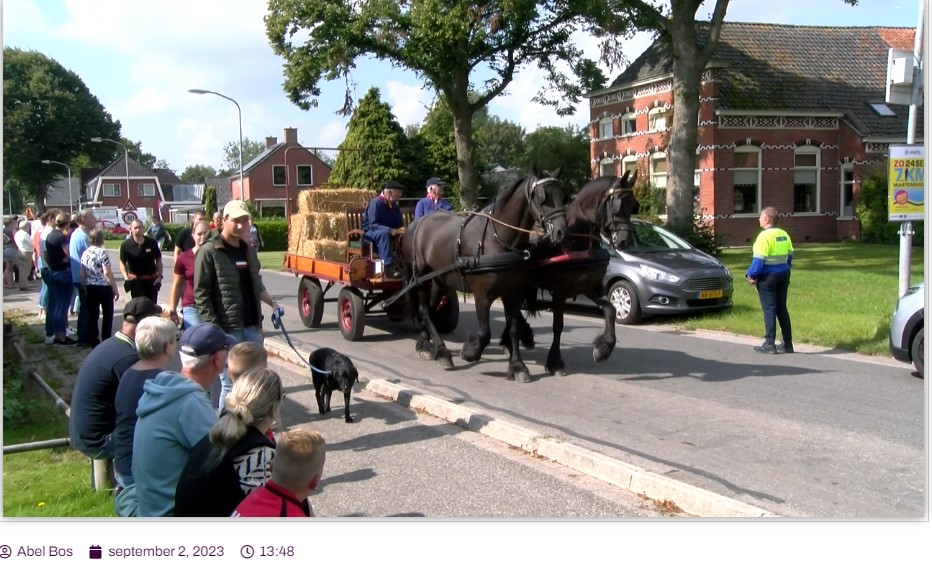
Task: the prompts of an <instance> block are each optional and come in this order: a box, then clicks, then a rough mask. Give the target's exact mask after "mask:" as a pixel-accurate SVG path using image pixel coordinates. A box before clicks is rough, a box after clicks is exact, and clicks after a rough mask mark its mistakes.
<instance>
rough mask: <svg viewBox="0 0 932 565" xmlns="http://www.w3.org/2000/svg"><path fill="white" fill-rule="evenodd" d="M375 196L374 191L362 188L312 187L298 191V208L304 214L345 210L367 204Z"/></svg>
mask: <svg viewBox="0 0 932 565" xmlns="http://www.w3.org/2000/svg"><path fill="white" fill-rule="evenodd" d="M373 196H375V194H374V193H373V192H372V191H369V190H365V189H360V188H312V189H307V190H302V191H301V192H299V193H298V210H300V212H301V213H302V214H309V213H312V212H324V213H337V212H343V211H344V210H345V209H346V208H358V207H361V206H365V205H366V204H368V203H369V200H371V199H372V198H373Z"/></svg>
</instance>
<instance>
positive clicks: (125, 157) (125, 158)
mask: <svg viewBox="0 0 932 565" xmlns="http://www.w3.org/2000/svg"><path fill="white" fill-rule="evenodd" d="M91 141H93V142H94V143H100V142H102V141H109V142H110V143H116V144H117V145H119V146H120V147H122V148H123V163H124V164H125V165H126V199H127V200H129V151H127V149H126V145H124V144H123V143H120V142H119V141H117V140H115V139H107V138H106V137H92V138H91Z"/></svg>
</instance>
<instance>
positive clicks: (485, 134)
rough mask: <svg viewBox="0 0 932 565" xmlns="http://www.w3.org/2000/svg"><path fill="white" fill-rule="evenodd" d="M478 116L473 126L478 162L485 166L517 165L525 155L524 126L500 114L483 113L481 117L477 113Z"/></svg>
mask: <svg viewBox="0 0 932 565" xmlns="http://www.w3.org/2000/svg"><path fill="white" fill-rule="evenodd" d="M476 118H477V119H475V120H473V128H474V138H475V140H476V161H477V163H479V165H480V166H481V167H484V168H488V167H489V166H490V165H501V166H503V167H511V166H514V165H517V164H518V162H519V161H520V159H521V157H522V156H523V155H524V149H525V136H526V133H525V131H524V128H523V127H521V126H520V125H518V124H516V123H514V122H512V121H509V120H505V119H502V118H499V117H498V116H487V115H482V118H481V119H480V118H479V115H477V117H476Z"/></svg>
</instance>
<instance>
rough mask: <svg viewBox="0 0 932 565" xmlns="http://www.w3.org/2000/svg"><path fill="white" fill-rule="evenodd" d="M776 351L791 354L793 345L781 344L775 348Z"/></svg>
mask: <svg viewBox="0 0 932 565" xmlns="http://www.w3.org/2000/svg"><path fill="white" fill-rule="evenodd" d="M777 351H778V352H780V353H793V344H792V343H781V344H780V345H778V346H777Z"/></svg>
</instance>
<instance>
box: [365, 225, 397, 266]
mask: <svg viewBox="0 0 932 565" xmlns="http://www.w3.org/2000/svg"><path fill="white" fill-rule="evenodd" d="M363 239H365V240H366V241H368V242H370V243H373V244H375V250H376V252H378V254H379V259H381V260H382V263H384V264H386V265H392V264H394V263H395V256H394V254H393V253H392V234H390V233H389V232H388V230H374V231H367V232H366V233H365V234H364V235H363Z"/></svg>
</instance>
